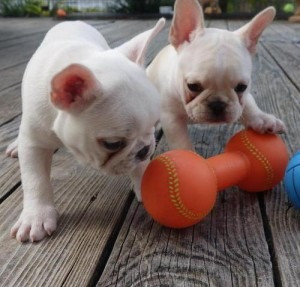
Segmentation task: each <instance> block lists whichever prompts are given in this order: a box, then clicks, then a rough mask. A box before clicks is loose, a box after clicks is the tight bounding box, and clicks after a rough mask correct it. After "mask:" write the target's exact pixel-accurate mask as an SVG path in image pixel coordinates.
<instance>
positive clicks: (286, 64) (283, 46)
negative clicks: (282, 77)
mask: <svg viewBox="0 0 300 287" xmlns="http://www.w3.org/2000/svg"><path fill="white" fill-rule="evenodd" d="M295 25H296V26H299V27H300V25H299V24H295ZM265 39H266V41H264V42H263V46H264V47H265V48H266V49H267V51H268V52H269V53H270V55H271V56H272V58H273V59H274V60H275V61H276V62H277V63H278V65H280V67H281V68H282V70H283V71H284V72H285V73H286V74H287V76H288V77H289V78H290V80H291V81H292V82H293V84H294V85H295V86H296V87H297V88H298V90H300V81H299V79H300V69H299V66H300V34H299V32H298V33H297V32H295V31H294V30H293V29H291V28H290V27H288V26H286V25H283V24H282V23H274V25H272V26H271V28H270V29H268V30H267V31H266V38H265Z"/></svg>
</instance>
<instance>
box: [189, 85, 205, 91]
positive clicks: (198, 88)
mask: <svg viewBox="0 0 300 287" xmlns="http://www.w3.org/2000/svg"><path fill="white" fill-rule="evenodd" d="M187 87H188V89H189V90H190V92H193V93H201V92H203V90H204V89H203V87H202V85H201V84H200V83H192V84H187Z"/></svg>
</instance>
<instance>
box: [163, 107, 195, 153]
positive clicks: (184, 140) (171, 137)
mask: <svg viewBox="0 0 300 287" xmlns="http://www.w3.org/2000/svg"><path fill="white" fill-rule="evenodd" d="M160 120H161V125H162V128H163V131H164V134H165V136H166V138H167V142H168V145H169V148H170V149H186V150H194V148H193V145H192V142H191V141H190V138H189V134H188V129H187V121H186V120H185V119H184V118H182V117H180V116H178V115H175V114H173V113H168V112H163V113H162V114H161V117H160Z"/></svg>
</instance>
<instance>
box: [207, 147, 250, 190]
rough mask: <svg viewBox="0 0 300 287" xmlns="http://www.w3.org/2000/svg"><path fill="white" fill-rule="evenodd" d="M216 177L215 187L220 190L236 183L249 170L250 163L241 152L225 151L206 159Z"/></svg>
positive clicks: (244, 176)
mask: <svg viewBox="0 0 300 287" xmlns="http://www.w3.org/2000/svg"><path fill="white" fill-rule="evenodd" d="M207 163H208V165H209V166H210V167H211V168H212V169H213V171H214V174H215V175H216V178H217V188H218V191H221V190H223V189H225V188H227V187H229V186H233V185H238V183H239V182H241V181H242V180H243V179H244V178H246V176H247V175H248V174H249V172H250V163H249V160H248V159H247V157H246V155H245V154H243V153H242V152H238V151H237V152H226V153H223V154H220V155H216V156H213V157H211V158H209V159H207Z"/></svg>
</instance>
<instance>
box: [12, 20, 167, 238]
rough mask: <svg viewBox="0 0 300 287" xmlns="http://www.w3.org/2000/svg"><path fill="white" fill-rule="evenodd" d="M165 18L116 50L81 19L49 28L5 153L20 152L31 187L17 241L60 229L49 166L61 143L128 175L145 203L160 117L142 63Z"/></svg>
mask: <svg viewBox="0 0 300 287" xmlns="http://www.w3.org/2000/svg"><path fill="white" fill-rule="evenodd" d="M164 23H165V20H164V19H161V20H159V21H158V22H157V24H156V26H155V27H154V28H153V29H151V30H149V31H146V32H144V33H141V34H139V35H138V36H136V37H134V38H133V39H132V40H130V41H128V42H126V43H125V44H123V45H121V46H120V47H118V48H116V49H110V48H109V46H108V44H107V42H106V41H105V39H104V38H103V36H102V35H101V34H100V33H99V32H98V31H97V30H96V29H94V28H93V27H91V26H90V25H88V24H85V23H83V22H81V21H76V22H64V23H61V24H58V25H56V26H55V27H53V28H52V29H51V30H50V31H49V32H48V33H47V35H46V36H45V38H44V40H43V42H42V43H41V45H40V47H39V48H38V49H37V51H36V52H35V53H34V55H33V56H32V58H31V60H30V61H29V63H28V65H27V67H26V71H25V74H24V77H23V82H22V104H23V115H22V121H21V126H20V131H19V135H18V139H17V140H16V141H15V142H14V143H12V144H11V145H10V146H9V147H8V148H7V151H6V153H7V155H10V156H16V155H17V154H18V156H19V162H20V168H21V178H22V184H23V190H24V205H23V211H22V213H21V215H20V218H19V219H18V221H17V222H16V224H15V225H14V226H13V227H12V229H11V235H12V236H13V237H16V238H17V240H18V241H22V242H23V241H27V240H30V241H32V242H33V241H39V240H41V239H43V238H44V237H45V236H46V235H51V234H52V233H53V232H54V230H55V229H56V226H57V218H58V214H57V211H56V209H55V206H54V200H53V191H52V187H51V183H50V169H51V159H52V155H53V152H54V151H55V150H56V149H57V148H59V147H62V146H65V147H67V148H68V149H69V150H70V152H71V153H72V154H73V155H74V156H75V158H77V159H78V160H79V161H80V162H82V163H85V164H89V165H91V166H93V167H94V168H96V169H99V170H100V171H102V172H104V173H107V174H116V175H117V174H129V175H130V176H131V178H132V180H133V183H134V190H135V193H136V196H137V198H138V199H139V200H140V181H141V176H142V174H143V172H144V169H145V167H146V166H147V163H148V162H149V158H150V156H151V154H152V153H153V151H154V148H155V137H154V130H155V124H156V123H157V122H158V120H159V94H158V92H157V90H156V89H155V87H154V85H153V84H152V83H151V82H150V81H149V80H148V79H147V76H146V73H145V70H144V69H143V62H144V58H145V52H146V49H147V47H148V45H149V43H150V41H151V40H152V39H153V38H154V36H155V35H156V34H157V33H158V32H159V31H160V30H161V29H162V28H163V26H164Z"/></svg>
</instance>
